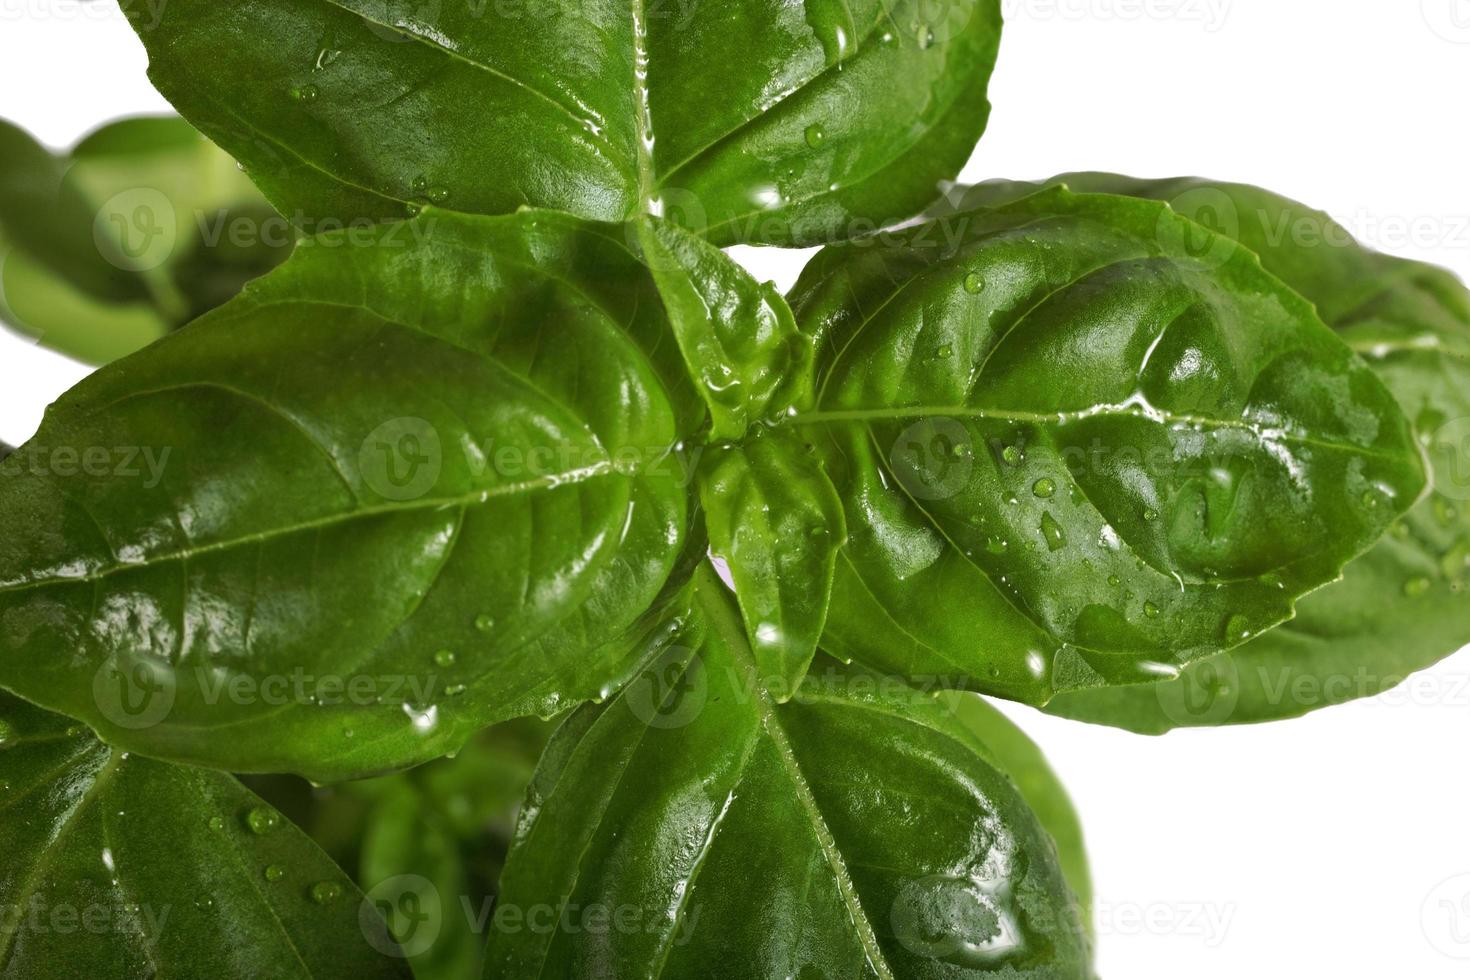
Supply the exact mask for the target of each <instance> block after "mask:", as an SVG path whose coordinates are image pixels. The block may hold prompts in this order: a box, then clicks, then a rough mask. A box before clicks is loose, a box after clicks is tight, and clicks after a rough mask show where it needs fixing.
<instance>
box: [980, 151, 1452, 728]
mask: <svg viewBox="0 0 1470 980" xmlns="http://www.w3.org/2000/svg"><path fill="white" fill-rule="evenodd" d="M1056 181H1057V182H1065V183H1066V184H1067V185H1068V186H1070V187H1072V188H1074V189H1087V190H1095V191H1100V192H1107V193H1119V194H1130V195H1135V196H1140V197H1149V198H1156V199H1159V200H1166V201H1169V202H1170V203H1171V204H1172V206H1173V207H1174V208H1175V210H1177V211H1180V212H1181V213H1184V214H1186V215H1189V216H1191V217H1195V218H1197V219H1198V220H1199V221H1201V222H1204V223H1208V224H1210V225H1211V226H1212V227H1214V228H1215V229H1217V230H1219V231H1220V232H1222V233H1224V234H1228V235H1230V236H1231V237H1234V238H1236V239H1238V240H1239V241H1241V242H1243V243H1245V244H1246V245H1248V246H1249V247H1250V248H1251V249H1252V250H1254V251H1256V252H1257V253H1258V254H1259V255H1260V256H1261V259H1262V262H1263V264H1264V265H1265V266H1266V268H1267V269H1268V270H1269V271H1271V272H1273V273H1274V274H1276V275H1277V276H1279V277H1281V278H1282V279H1283V280H1285V281H1286V282H1287V283H1288V284H1289V285H1291V286H1292V287H1294V288H1296V289H1297V290H1298V291H1300V292H1301V293H1302V295H1304V296H1305V297H1307V298H1308V299H1310V300H1311V301H1312V302H1314V303H1315V304H1316V305H1317V307H1318V309H1319V310H1321V311H1322V314H1323V316H1324V318H1325V319H1326V320H1327V322H1328V323H1329V324H1330V325H1331V326H1333V327H1334V328H1335V329H1337V331H1338V332H1339V334H1340V335H1341V336H1342V337H1343V339H1344V340H1346V341H1347V342H1348V344H1349V345H1351V346H1352V347H1353V349H1354V350H1356V351H1358V353H1359V354H1360V355H1362V356H1363V357H1364V358H1365V359H1366V360H1367V361H1368V363H1369V365H1370V366H1371V367H1372V368H1373V369H1374V370H1375V371H1376V372H1377V373H1378V374H1379V376H1380V377H1382V378H1383V380H1384V381H1385V382H1386V383H1387V385H1388V387H1389V389H1390V390H1391V391H1392V392H1393V393H1394V395H1395V396H1396V397H1397V398H1398V401H1399V404H1400V405H1401V406H1402V408H1403V410H1404V412H1405V414H1406V415H1408V417H1409V418H1410V419H1411V420H1413V421H1414V423H1415V428H1416V430H1417V434H1418V438H1419V440H1420V443H1421V444H1422V445H1423V446H1424V448H1425V450H1426V452H1427V454H1428V456H1429V459H1430V462H1431V463H1432V464H1433V469H1434V474H1433V476H1434V488H1433V493H1432V494H1431V495H1430V496H1429V497H1427V498H1426V499H1425V500H1423V501H1422V502H1421V503H1420V504H1419V505H1418V506H1417V507H1415V508H1414V509H1413V510H1412V511H1411V512H1410V513H1409V514H1407V515H1406V516H1405V517H1404V518H1403V519H1402V520H1401V521H1400V522H1398V523H1397V524H1395V525H1394V527H1393V529H1392V532H1391V533H1390V534H1389V535H1388V536H1386V537H1385V538H1384V539H1383V540H1382V541H1381V542H1380V543H1379V544H1378V545H1376V546H1375V547H1374V548H1373V549H1372V550H1371V551H1369V552H1368V553H1367V554H1366V555H1364V556H1363V557H1361V558H1359V559H1357V560H1356V561H1354V562H1353V563H1352V564H1351V565H1349V566H1348V567H1347V570H1346V572H1345V575H1344V579H1343V581H1341V582H1338V583H1336V584H1333V585H1329V586H1327V587H1326V588H1324V589H1322V590H1321V591H1320V592H1317V593H1314V594H1312V595H1310V596H1308V597H1306V598H1305V599H1303V600H1302V602H1301V604H1300V606H1299V607H1298V609H1297V618H1296V619H1295V620H1293V621H1291V622H1289V623H1286V624H1284V625H1283V626H1281V627H1278V628H1277V629H1275V630H1272V631H1271V632H1269V633H1267V634H1265V635H1264V636H1262V637H1259V638H1258V639H1256V640H1253V641H1252V642H1250V643H1249V644H1247V645H1245V646H1244V647H1241V648H1240V649H1238V650H1236V651H1234V652H1233V653H1231V654H1228V655H1222V656H1220V657H1217V658H1214V659H1212V660H1209V661H1206V662H1204V663H1201V664H1199V665H1197V666H1193V667H1191V668H1189V669H1187V670H1186V671H1185V673H1184V675H1183V676H1182V677H1181V678H1180V679H1178V680H1175V681H1168V682H1160V683H1157V684H1153V685H1148V686H1144V687H1137V688H1117V689H1112V690H1099V691H1082V692H1076V693H1073V694H1066V695H1063V696H1061V697H1058V698H1057V699H1056V700H1055V701H1053V702H1052V703H1051V705H1049V706H1048V710H1049V711H1051V712H1053V713H1055V714H1060V715H1064V716H1067V717H1071V718H1077V719H1080V720H1084V721H1094V722H1099V723H1105V724H1111V725H1117V726H1119V727H1124V728H1129V729H1133V730H1135V731H1140V732H1145V733H1150V734H1158V733H1162V732H1165V731H1168V730H1170V729H1172V728H1177V727H1191V726H1203V725H1225V724H1245V723H1254V722H1264V721H1275V720H1279V719H1284V718H1292V717H1296V716H1299V715H1303V714H1306V713H1307V712H1310V711H1313V710H1317V709H1319V708H1323V707H1329V706H1331V705H1335V704H1341V703H1343V702H1345V701H1349V700H1352V699H1354V698H1361V697H1368V696H1372V695H1376V694H1378V693H1380V692H1382V691H1385V690H1388V689H1389V688H1392V687H1394V686H1395V685H1396V684H1398V683H1399V682H1400V681H1402V680H1403V679H1404V678H1405V677H1407V676H1408V675H1409V674H1411V673H1413V672H1414V671H1417V670H1421V669H1423V668H1425V667H1428V666H1430V665H1431V664H1433V663H1435V662H1437V661H1438V660H1440V659H1441V658H1443V657H1445V656H1448V655H1449V654H1451V653H1454V652H1455V651H1456V650H1458V649H1460V648H1461V647H1462V646H1463V645H1464V644H1465V643H1467V642H1470V592H1467V589H1466V584H1467V583H1466V580H1467V575H1470V565H1467V562H1470V511H1467V504H1470V422H1467V421H1466V420H1467V419H1470V291H1467V290H1466V288H1465V287H1464V285H1462V284H1461V283H1460V282H1459V281H1458V280H1457V279H1456V278H1455V277H1454V276H1453V275H1452V274H1450V273H1448V272H1446V271H1445V270H1443V269H1437V268H1434V267H1432V266H1427V265H1423V264H1421V263H1417V262H1411V261H1408V260H1405V259H1398V258H1394V257H1392V256H1388V255H1383V254H1380V253H1377V252H1373V251H1371V250H1369V249H1367V248H1364V247H1363V246H1361V245H1360V244H1358V243H1357V242H1356V241H1355V240H1354V239H1353V237H1352V235H1351V234H1350V233H1349V232H1348V231H1347V230H1346V229H1344V228H1343V227H1342V226H1341V225H1339V224H1338V223H1336V222H1335V221H1333V220H1332V219H1331V218H1329V217H1328V216H1327V215H1325V214H1323V213H1322V212H1319V211H1313V210H1311V209H1310V208H1307V207H1306V206H1305V205H1302V204H1298V203H1297V202H1295V201H1291V200H1288V199H1286V198H1283V197H1281V196H1279V195H1276V194H1272V193H1271V192H1269V191H1264V190H1261V189H1260V188H1256V187H1249V186H1246V185H1242V184H1229V183H1215V182H1209V181H1204V180H1199V179H1194V178H1184V179H1179V180H1162V181H1141V180H1133V179H1130V178H1126V177H1120V176H1117V175H1113V174H1067V175H1064V176H1062V177H1058V178H1056ZM1031 189H1033V188H1031V187H1029V186H1027V185H1005V184H991V185H981V186H980V187H977V188H974V189H972V190H970V191H968V192H966V194H965V195H964V198H965V199H966V200H967V201H968V203H971V204H973V203H978V202H979V201H980V200H981V199H986V200H991V201H994V200H996V199H997V198H998V197H1002V196H1015V194H1017V193H1029V191H1030V190H1031Z"/></svg>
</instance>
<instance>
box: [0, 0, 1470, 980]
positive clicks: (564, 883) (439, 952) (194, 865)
mask: <svg viewBox="0 0 1470 980" xmlns="http://www.w3.org/2000/svg"><path fill="white" fill-rule="evenodd" d="M123 6H124V10H125V11H126V12H127V14H128V16H129V17H130V19H131V20H132V23H133V25H134V27H135V28H136V30H137V32H138V34H139V36H140V38H141V39H142V41H143V43H144V45H145V46H146V47H147V49H148V52H149V55H150V58H151V69H150V72H151V77H152V78H153V80H154V82H155V83H156V84H157V86H158V88H159V89H160V90H161V91H162V92H163V94H164V95H165V96H167V97H168V98H169V99H170V100H171V101H172V102H173V103H174V105H175V106H176V107H177V108H178V110H179V112H180V113H182V115H183V119H186V120H188V122H187V123H185V122H184V121H183V120H182V119H166V120H142V121H132V122H128V123H124V124H119V125H117V126H115V127H110V128H109V129H104V130H102V131H100V132H99V133H98V134H97V135H95V136H93V137H89V138H88V139H87V140H84V141H83V142H82V144H80V145H79V146H78V147H77V148H76V149H74V150H73V151H71V153H70V154H68V155H64V156H58V155H55V154H52V153H51V152H50V151H47V150H45V149H44V148H41V147H40V146H39V145H37V144H35V143H34V141H32V140H30V138H29V137H27V136H25V135H24V134H23V133H21V132H20V131H19V130H13V129H5V130H3V131H0V236H3V238H0V241H3V245H4V249H5V251H4V255H5V264H4V282H5V286H6V288H5V291H4V292H3V294H0V295H3V302H0V316H4V318H5V319H7V320H8V321H9V322H10V323H11V324H12V325H14V326H16V327H17V328H18V329H20V330H22V331H25V332H27V333H29V334H30V335H32V336H33V337H36V338H37V339H38V340H39V341H40V342H42V343H47V344H50V345H51V346H54V347H56V348H57V349H59V350H61V351H63V352H67V353H71V354H73V355H74V356H78V357H82V358H86V359H89V360H92V361H94V362H97V363H102V364H103V365H104V366H102V367H100V369H99V370H97V371H96V373H95V374H93V375H92V376H90V377H89V378H87V379H86V380H85V381H83V382H82V383H81V384H79V385H78V386H77V387H76V388H74V389H72V390H71V391H69V392H68V393H66V394H65V395H64V396H63V397H62V398H61V399H60V400H59V401H57V402H56V403H55V404H54V405H52V406H51V408H50V409H49V410H48V412H47V414H46V417H45V420H44V422H43V423H42V425H41V428H40V430H39V431H38V432H37V433H36V434H35V436H34V438H32V439H31V440H30V441H28V442H26V443H25V444H24V445H22V446H20V447H18V448H15V449H13V450H6V452H8V455H6V456H5V457H4V459H3V461H0V522H3V525H4V527H5V528H6V529H7V531H6V534H5V535H4V536H3V538H0V688H3V690H0V810H4V811H6V812H5V819H4V821H3V822H0V842H3V844H4V845H5V846H4V848H3V850H4V853H5V855H6V856H5V857H4V858H3V873H0V908H4V909H5V910H7V911H8V912H9V913H11V914H9V915H8V916H7V918H5V919H4V920H3V921H0V974H3V975H4V976H7V977H11V976H13V977H54V976H95V977H160V978H168V977H198V976H206V975H208V976H228V977H251V978H255V977H314V978H336V977H351V978H354V980H363V978H368V977H406V976H411V975H412V976H418V977H421V978H434V980H437V978H471V977H481V976H483V977H487V978H491V977H495V978H498V977H507V978H528V977H558V978H561V977H578V978H580V977H588V978H590V977H608V976H616V977H669V978H674V977H681V978H682V977H731V978H736V977H739V978H747V977H748V978H778V977H795V976H800V977H803V978H808V977H810V978H819V977H829V978H853V977H874V978H880V980H891V978H941V977H944V978H960V977H975V978H981V977H992V976H993V977H1008V978H1031V980H1064V978H1066V980H1072V978H1075V980H1088V978H1091V977H1093V975H1094V972H1093V966H1092V939H1091V924H1090V920H1091V912H1090V903H1091V885H1090V882H1089V877H1088V870H1087V862H1086V858H1085V855H1084V853H1083V849H1082V832H1081V829H1080V825H1079V822H1078V818H1077V816H1076V814H1075V812H1074V811H1073V809H1072V806H1071V803H1070V802H1069V801H1068V799H1067V796H1066V793H1065V791H1064V790H1063V789H1062V787H1061V784H1060V783H1059V782H1058V780H1057V778H1056V777H1055V775H1054V774H1053V773H1052V772H1051V770H1050V769H1049V768H1048V767H1047V764H1046V762H1045V760H1044V759H1043V758H1042V756H1041V753H1040V752H1039V750H1038V749H1037V748H1036V746H1035V745H1034V744H1032V743H1031V742H1030V741H1029V740H1028V739H1027V738H1026V736H1025V735H1024V734H1022V733H1021V732H1020V731H1018V730H1017V729H1016V728H1015V727H1014V726H1013V725H1012V723H1011V722H1010V721H1008V720H1007V718H1006V716H1005V715H1003V714H1001V713H1000V712H999V711H998V710H997V709H996V708H995V707H994V706H993V705H992V704H991V703H990V702H989V701H988V700H986V698H987V697H988V698H998V699H1006V700H1009V701H1013V702H1018V703H1021V704H1026V705H1031V706H1034V707H1037V708H1041V709H1043V710H1046V711H1048V712H1052V713H1055V714H1058V715H1063V716H1066V717H1070V718H1076V719H1080V720H1083V721H1088V722H1094V723H1100V724H1108V725H1114V726H1120V727H1123V728H1128V729H1132V730H1135V731H1140V732H1151V733H1162V732H1165V731H1168V730H1170V729H1172V728H1176V727H1183V726H1199V725H1226V724H1238V723H1246V722H1261V721H1268V720H1277V719H1283V718H1288V717H1292V716H1295V715H1299V714H1303V713H1305V712H1307V711H1310V710H1313V709H1315V708H1319V707H1324V706H1327V705H1330V704H1334V703H1338V702H1341V701H1343V700H1347V699H1348V698H1350V697H1354V696H1363V695H1367V694H1373V693H1376V692H1377V691H1379V690H1382V689H1384V688H1386V687H1387V686H1390V685H1391V684H1392V683H1393V682H1394V681H1395V680H1396V679H1398V678H1401V677H1403V676H1404V675H1405V674H1406V673H1407V672H1410V671H1413V670H1417V669H1419V668H1422V667H1425V666H1428V665H1430V664H1432V663H1434V662H1435V661H1437V660H1438V659H1440V658H1442V657H1444V656H1446V655H1447V654H1449V653H1452V652H1454V651H1455V650H1456V649H1457V648H1458V647H1459V646H1460V645H1461V644H1463V643H1465V642H1466V641H1467V640H1470V630H1467V629H1466V627H1465V624H1466V623H1467V622H1470V619H1467V617H1466V615H1465V608H1466V607H1465V602H1466V598H1465V592H1464V584H1465V579H1466V574H1467V571H1470V524H1467V523H1466V517H1465V507H1464V502H1465V501H1466V500H1467V499H1470V475H1467V474H1470V459H1467V449H1470V441H1467V438H1466V433H1467V431H1470V430H1467V429H1466V428H1465V426H1466V419H1467V417H1470V403H1467V394H1466V393H1467V392H1470V367H1467V357H1470V293H1467V291H1466V290H1465V288H1464V287H1463V286H1462V285H1461V284H1460V283H1459V282H1458V281H1456V280H1455V279H1454V278H1453V277H1452V276H1450V275H1449V274H1448V273H1445V272H1442V271H1440V270H1437V269H1434V268H1431V267H1428V266H1423V265H1419V264H1416V263H1411V262H1407V261H1403V260H1399V259H1395V258H1390V257H1388V256H1384V255H1379V254H1376V253H1373V252H1371V251H1369V250H1367V249H1365V248H1363V247H1362V246H1360V245H1359V244H1357V243H1356V242H1354V241H1353V240H1352V239H1351V238H1350V236H1348V235H1347V234H1346V232H1345V231H1343V230H1342V229H1341V228H1340V227H1339V226H1337V225H1335V224H1333V223H1332V222H1331V221H1330V219H1328V218H1327V217H1326V216H1325V215H1322V214H1320V213H1318V212H1314V211H1311V210H1309V209H1308V208H1306V207H1304V206H1302V205H1299V204H1297V203H1295V202H1293V201H1289V200H1286V199H1284V198H1281V197H1278V196H1276V195H1273V194H1270V193H1268V192H1266V191H1262V190H1258V189H1256V188H1252V187H1245V186H1240V185H1234V184H1227V183H1217V182H1210V181H1205V180H1197V179H1188V180H1171V181H1140V180H1133V179H1129V178H1124V177H1119V176H1114V175H1103V174H1073V175H1065V176H1062V177H1058V178H1056V179H1054V180H1050V181H1043V182H1038V183H1010V182H993V183H986V184H980V185H977V186H973V187H964V186H954V185H948V186H949V190H948V191H947V192H946V193H945V194H944V195H942V197H941V195H940V194H939V191H938V187H939V185H940V183H941V182H944V181H949V180H951V179H952V178H954V177H955V175H956V174H957V173H958V171H959V169H960V168H961V166H962V165H963V164H964V163H965V161H966V160H967V159H968V158H969V156H970V154H971V151H972V149H973V147H974V145H975V143H976V141H977V140H978V139H979V137H980V135H981V132H982V130H983V129H984V126H985V121H986V116H987V113H988V103H987V101H986V87H987V82H988V78H989V75H990V72H991V69H992V67H993V65H994V62H995V58H996V53H997V48H998V41H999V35H1000V15H999V9H998V8H999V4H998V0H954V2H951V3H947V4H940V5H937V6H936V5H933V4H928V3H921V2H919V0H849V2H845V3H838V2H828V0H805V2H804V3H794V4H793V3H788V2H776V0H728V2H725V3H721V4H714V5H707V4H693V3H679V4H675V3H662V4H660V3H654V2H652V0H634V2H633V3H632V4H631V5H629V4H627V3H621V4H609V3H603V2H601V0H597V2H584V3H577V4H570V3H569V4H558V3H546V4H514V3H512V4H489V5H469V6H465V5H458V4H452V3H400V2H396V0H389V2H385V0H333V2H331V3H321V4H302V3H299V2H296V0H248V2H237V3H230V4H220V3H210V2H204V0H173V2H171V3H170V4H168V5H167V6H166V7H163V8H156V9H155V8H154V7H153V6H149V5H144V4H141V3H132V2H124V4H123ZM194 127H197V131H196V129H195V128H194ZM201 133H202V135H200V134H201ZM206 137H207V138H208V139H206ZM211 141H212V142H211ZM234 160H239V162H240V167H239V169H237V168H236V167H235V166H234V162H233V161H234ZM241 170H243V172H244V175H248V178H249V182H247V181H246V178H245V176H242V174H241V172H240V171H241ZM252 182H253V183H252ZM257 189H258V190H257ZM936 198H939V200H938V202H937V203H936ZM272 209H274V210H272ZM161 213H162V214H164V215H165V216H166V217H167V219H168V220H166V221H161V220H160V214H161ZM241 216H244V222H245V223H244V225H241V224H240V223H239V220H240V218H241ZM251 216H254V217H253V218H252V217H251ZM203 218H207V219H209V220H201V219H203ZM220 222H224V224H223V225H221V224H220ZM251 222H254V224H253V225H252V224H251ZM267 225H269V226H270V227H272V228H275V227H284V228H286V229H288V234H287V235H286V236H285V240H284V241H280V242H277V241H273V240H272V239H271V238H270V237H269V236H266V235H263V234H248V235H243V236H241V235H239V234H236V235H233V236H229V235H227V236H226V237H225V238H223V239H221V238H220V237H219V236H217V235H212V234H210V233H209V232H210V230H211V229H214V230H215V231H218V230H219V229H220V228H221V227H223V228H225V229H226V230H230V229H233V230H234V231H235V232H240V231H241V230H242V229H243V230H244V231H252V230H253V231H255V232H260V231H263V230H264V229H265V227H266V226H267ZM1306 227H1310V228H1315V229H1316V230H1318V231H1319V232H1323V231H1326V232H1331V234H1317V235H1313V236H1308V235H1295V234H1286V235H1282V234H1279V233H1278V230H1279V229H1281V228H1287V229H1292V228H1306ZM145 231H151V232H156V233H157V235H158V236H161V237H160V238H157V241H159V242H162V245H161V247H159V248H154V249H153V251H152V252H148V248H152V247H153V246H152V245H151V244H150V245H148V246H147V247H145V248H144V249H143V251H141V252H140V251H139V250H138V249H137V248H135V247H134V246H135V245H136V244H137V242H138V241H140V239H138V237H137V235H138V234H139V233H142V232H145ZM148 240H149V241H150V242H153V241H154V239H148ZM733 244H757V245H775V246H804V245H823V246H825V247H824V248H823V249H822V250H821V251H820V252H819V253H818V254H817V255H816V257H815V258H814V259H812V260H811V262H810V264H809V266H808V267H807V268H806V270H805V271H804V272H803V274H802V275H801V277H800V280H799V282H798V283H797V284H796V286H795V288H794V289H793V290H792V291H791V293H790V294H789V295H782V294H781V293H780V292H779V291H778V290H777V289H776V288H775V287H773V286H771V285H768V284H762V283H760V282H757V281H755V280H754V279H753V278H751V276H750V275H749V274H748V273H747V272H746V271H745V270H744V269H743V268H742V267H741V266H739V265H738V264H736V263H735V262H734V261H733V260H732V259H731V258H729V257H728V256H727V255H726V253H725V252H724V251H722V249H723V248H724V247H725V246H729V245H733ZM288 253H289V256H288ZM140 255H144V256H146V259H140V258H139V256H140ZM242 287H243V289H242ZM1360 673H1361V674H1364V675H1366V676H1370V677H1372V678H1374V679H1375V680H1374V681H1373V682H1372V683H1371V684H1369V685H1366V686H1363V685H1360V686H1358V687H1357V688H1353V689H1343V688H1342V687H1341V686H1339V685H1335V684H1333V683H1331V682H1332V681H1333V680H1334V679H1336V678H1340V677H1341V676H1343V675H1357V674H1360ZM1304 681H1305V682H1314V683H1307V684H1303V683H1302V682H1304ZM1304 690H1310V691H1312V692H1315V693H1314V695H1313V696H1311V697H1303V696H1302V692H1303V691H1304ZM160 839H166V840H167V841H168V844H169V848H170V849H171V851H172V853H171V854H169V855H167V856H165V855H163V854H160V853H159V850H158V842H159V840H160ZM67 924H70V925H71V926H72V927H71V928H68V927H67Z"/></svg>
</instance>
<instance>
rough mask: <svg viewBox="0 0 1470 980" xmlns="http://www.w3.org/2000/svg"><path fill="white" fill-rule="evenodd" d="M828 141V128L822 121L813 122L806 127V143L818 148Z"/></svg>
mask: <svg viewBox="0 0 1470 980" xmlns="http://www.w3.org/2000/svg"><path fill="white" fill-rule="evenodd" d="M825 142H827V130H826V129H825V128H824V127H823V126H822V124H821V123H812V124H811V125H810V126H808V127H807V128H806V145H807V146H809V147H811V148H812V149H814V150H815V149H816V148H817V147H819V146H821V145H822V144H823V143H825Z"/></svg>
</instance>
